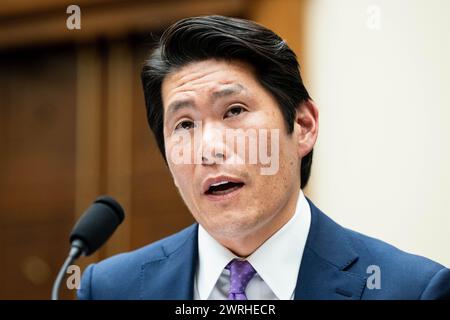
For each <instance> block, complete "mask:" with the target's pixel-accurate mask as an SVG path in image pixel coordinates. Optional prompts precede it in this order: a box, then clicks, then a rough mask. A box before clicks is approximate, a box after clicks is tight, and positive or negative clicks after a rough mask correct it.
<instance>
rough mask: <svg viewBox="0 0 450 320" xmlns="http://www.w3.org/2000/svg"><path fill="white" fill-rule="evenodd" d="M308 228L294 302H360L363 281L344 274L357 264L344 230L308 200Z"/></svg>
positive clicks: (364, 278)
mask: <svg viewBox="0 0 450 320" xmlns="http://www.w3.org/2000/svg"><path fill="white" fill-rule="evenodd" d="M308 202H309V205H310V208H311V227H310V231H309V234H308V239H307V241H306V246H305V250H304V253H303V257H302V262H301V266H300V271H299V275H298V279H297V285H296V288H295V299H326V300H327V299H329V300H336V299H360V298H361V295H362V292H363V290H364V288H365V285H366V277H365V276H362V275H359V274H356V273H352V272H350V271H348V270H349V269H350V268H351V266H352V265H353V264H355V263H356V262H357V260H358V255H357V253H356V252H355V251H354V249H353V248H352V246H351V240H350V238H349V235H348V234H347V232H346V230H345V229H344V228H342V227H341V226H339V225H338V224H336V223H335V222H334V221H332V220H331V219H329V218H328V217H327V216H326V215H325V214H323V213H322V212H321V211H320V210H319V209H318V208H317V207H316V206H315V205H314V204H313V203H312V202H311V201H310V200H309V199H308Z"/></svg>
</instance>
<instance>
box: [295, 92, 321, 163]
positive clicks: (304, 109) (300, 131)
mask: <svg viewBox="0 0 450 320" xmlns="http://www.w3.org/2000/svg"><path fill="white" fill-rule="evenodd" d="M318 133H319V109H318V108H317V105H316V104H315V103H314V101H312V100H307V101H305V102H303V103H302V104H301V105H300V106H299V107H298V108H297V113H296V117H295V123H294V134H295V135H296V137H297V143H298V149H297V150H298V156H299V157H300V158H303V157H304V156H306V155H307V154H308V153H310V152H311V150H312V149H313V147H314V144H315V143H316V140H317V134H318Z"/></svg>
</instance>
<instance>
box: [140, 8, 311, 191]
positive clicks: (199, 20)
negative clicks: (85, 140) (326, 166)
mask: <svg viewBox="0 0 450 320" xmlns="http://www.w3.org/2000/svg"><path fill="white" fill-rule="evenodd" d="M207 59H224V60H228V61H233V60H237V61H243V62H246V63H248V64H250V65H251V66H253V68H254V72H255V76H256V79H257V81H259V83H260V84H261V85H262V86H263V87H264V88H265V89H266V90H267V91H268V92H269V93H271V94H272V95H273V97H274V98H275V100H276V101H277V103H278V105H279V107H280V110H281V113H282V115H283V118H284V120H285V123H286V127H287V132H288V133H289V134H290V133H292V131H293V128H294V121H295V115H296V109H297V108H298V107H299V106H300V105H301V104H302V103H303V102H305V101H307V100H309V99H311V98H310V96H309V94H308V92H307V90H306V88H305V86H304V85H303V81H302V78H301V75H300V66H299V64H298V61H297V57H296V55H295V53H294V52H293V51H292V50H291V49H290V48H289V46H288V45H287V44H286V42H285V41H284V40H283V39H281V38H280V37H279V36H278V35H277V34H275V33H274V32H273V31H271V30H269V29H267V28H265V27H264V26H262V25H259V24H257V23H255V22H253V21H249V20H245V19H238V18H231V17H224V16H217V15H213V16H200V17H191V18H185V19H182V20H179V21H178V22H176V23H174V24H173V25H171V26H170V27H169V28H168V29H167V30H166V31H165V32H164V33H163V35H162V36H161V38H160V39H159V43H158V44H157V46H156V48H155V49H154V51H153V52H152V54H151V55H150V57H149V58H148V60H147V61H146V62H145V64H144V67H143V69H142V72H141V79H142V85H143V88H144V96H145V104H146V108H147V120H148V124H149V126H150V128H151V130H152V131H153V133H154V135H155V138H156V142H157V144H158V147H159V149H160V151H161V153H162V155H163V157H164V160H166V161H167V159H166V157H165V151H164V135H163V120H164V119H163V110H164V109H163V103H162V96H161V86H162V82H163V80H164V78H165V77H166V76H167V75H168V74H169V73H171V72H174V71H176V70H178V69H179V68H181V67H183V66H185V65H186V64H188V63H191V62H195V61H202V60H207ZM312 156H313V150H311V152H310V153H308V154H307V155H306V156H304V157H303V159H302V162H301V168H300V176H301V177H300V178H301V187H302V188H303V187H305V186H306V184H307V183H308V180H309V176H310V173H311V164H312Z"/></svg>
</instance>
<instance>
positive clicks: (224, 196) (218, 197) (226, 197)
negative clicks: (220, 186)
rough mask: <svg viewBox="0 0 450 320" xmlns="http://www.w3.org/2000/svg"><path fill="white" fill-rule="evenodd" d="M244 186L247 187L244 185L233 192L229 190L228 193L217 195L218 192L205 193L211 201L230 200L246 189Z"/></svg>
mask: <svg viewBox="0 0 450 320" xmlns="http://www.w3.org/2000/svg"><path fill="white" fill-rule="evenodd" d="M244 187H245V185H243V186H242V187H240V188H237V189H235V190H233V191H231V192H228V193H226V194H218V195H216V194H206V193H205V194H204V195H205V196H206V197H207V198H208V199H209V200H211V201H224V200H229V199H231V198H234V197H236V196H237V195H238V194H239V193H240V192H241V190H242V189H244Z"/></svg>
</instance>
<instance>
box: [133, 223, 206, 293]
mask: <svg viewBox="0 0 450 320" xmlns="http://www.w3.org/2000/svg"><path fill="white" fill-rule="evenodd" d="M189 229H190V230H189V232H187V233H186V235H184V236H183V237H181V238H178V239H175V240H174V241H171V242H170V243H168V244H165V245H164V246H163V247H162V251H163V254H162V255H161V257H160V258H157V259H154V260H152V261H149V262H147V263H145V264H143V265H142V267H141V294H140V297H141V299H145V300H192V299H193V292H194V278H195V271H196V266H197V256H198V245H197V231H198V225H197V224H195V225H193V226H192V227H190V228H189Z"/></svg>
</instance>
